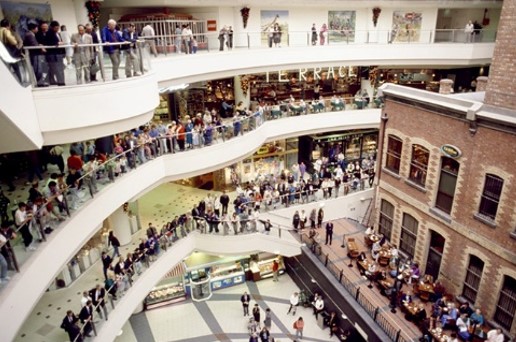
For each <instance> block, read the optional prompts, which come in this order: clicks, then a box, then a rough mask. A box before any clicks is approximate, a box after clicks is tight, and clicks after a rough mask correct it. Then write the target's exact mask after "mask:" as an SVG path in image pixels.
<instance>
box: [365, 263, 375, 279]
mask: <svg viewBox="0 0 516 342" xmlns="http://www.w3.org/2000/svg"><path fill="white" fill-rule="evenodd" d="M365 275H366V277H367V278H369V279H370V280H371V281H372V280H375V277H376V263H372V264H371V265H369V267H368V268H367V271H365Z"/></svg>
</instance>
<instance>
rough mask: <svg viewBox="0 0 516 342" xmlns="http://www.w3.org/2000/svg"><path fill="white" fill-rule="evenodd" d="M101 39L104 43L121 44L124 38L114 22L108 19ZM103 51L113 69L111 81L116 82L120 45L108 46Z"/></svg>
mask: <svg viewBox="0 0 516 342" xmlns="http://www.w3.org/2000/svg"><path fill="white" fill-rule="evenodd" d="M101 39H102V42H104V43H122V42H123V41H124V38H123V37H122V34H120V31H118V30H117V29H116V21H115V20H113V19H109V20H108V22H107V26H105V27H104V28H103V29H102V32H101ZM104 51H106V53H107V54H108V55H109V59H110V60H111V66H112V68H113V80H118V78H119V75H118V68H119V67H120V45H109V46H105V47H104Z"/></svg>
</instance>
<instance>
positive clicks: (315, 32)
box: [312, 23, 317, 45]
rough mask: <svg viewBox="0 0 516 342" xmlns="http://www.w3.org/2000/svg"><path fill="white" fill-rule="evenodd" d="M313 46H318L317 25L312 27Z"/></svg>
mask: <svg viewBox="0 0 516 342" xmlns="http://www.w3.org/2000/svg"><path fill="white" fill-rule="evenodd" d="M312 45H317V28H316V27H315V23H313V25H312Z"/></svg>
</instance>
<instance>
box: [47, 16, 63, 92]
mask: <svg viewBox="0 0 516 342" xmlns="http://www.w3.org/2000/svg"><path fill="white" fill-rule="evenodd" d="M63 44H64V43H63V41H62V40H61V36H60V35H59V22H57V21H55V20H54V21H52V22H50V30H49V31H48V34H47V35H46V39H45V42H44V45H47V46H59V45H63ZM64 57H65V49H64V48H52V49H50V48H48V49H47V52H46V59H47V63H48V77H49V79H50V82H49V83H50V85H58V86H64V85H65V77H64V64H63V59H64Z"/></svg>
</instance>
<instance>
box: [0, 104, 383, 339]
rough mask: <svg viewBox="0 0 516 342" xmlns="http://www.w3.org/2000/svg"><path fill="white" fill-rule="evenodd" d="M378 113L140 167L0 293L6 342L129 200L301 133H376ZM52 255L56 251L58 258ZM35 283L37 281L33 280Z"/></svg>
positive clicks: (299, 125) (278, 131)
mask: <svg viewBox="0 0 516 342" xmlns="http://www.w3.org/2000/svg"><path fill="white" fill-rule="evenodd" d="M379 124H380V110H379V109H368V110H358V111H346V112H333V113H322V114H318V115H306V116H301V117H292V118H287V119H281V120H276V121H269V122H266V123H264V124H263V125H262V126H260V127H259V128H258V129H256V130H255V131H252V132H249V133H247V134H246V135H244V136H242V137H239V138H235V139H231V140H229V141H227V142H225V143H221V144H217V145H213V146H209V147H205V148H202V149H198V150H194V151H190V152H185V153H177V154H173V155H165V156H162V157H159V158H157V159H155V160H152V161H149V162H147V163H145V164H144V165H141V166H139V167H138V168H137V169H136V170H134V171H132V172H129V173H128V174H126V175H124V176H123V177H122V178H120V179H118V180H117V181H116V183H113V184H111V185H109V186H107V187H106V188H105V189H103V190H102V191H101V192H100V193H98V194H97V195H96V196H95V199H94V200H92V201H89V202H87V203H86V204H85V205H84V206H83V207H82V208H81V209H80V210H78V211H77V212H75V213H74V214H73V215H72V217H71V218H69V219H68V220H67V221H66V223H65V224H64V225H63V226H62V227H60V228H59V229H58V230H56V231H55V232H54V233H53V234H52V235H50V236H49V240H48V241H47V243H45V244H44V245H43V246H42V248H40V249H38V250H37V251H35V252H34V253H35V255H33V256H32V257H31V258H30V259H29V260H28V261H27V262H26V263H24V264H23V265H22V267H21V272H20V273H19V274H16V275H15V276H14V277H13V278H12V279H11V281H10V282H9V283H8V284H7V286H6V287H5V288H4V289H3V291H2V292H1V293H0V312H1V313H2V315H4V316H5V317H17V320H16V321H12V320H0V331H2V335H3V338H4V340H6V341H10V340H12V339H13V338H14V336H15V334H16V332H17V331H18V329H19V328H20V326H21V324H22V323H23V321H24V320H25V318H26V317H27V316H28V315H29V314H30V312H31V311H32V309H33V307H34V305H35V303H36V302H37V301H38V300H39V298H40V297H41V295H42V293H43V292H44V291H45V289H46V288H47V287H48V286H49V284H50V283H51V282H52V281H53V280H54V277H55V275H56V274H58V273H59V271H60V270H61V268H62V265H64V264H65V263H66V262H68V260H70V259H71V257H72V256H73V255H75V254H76V253H77V252H78V250H79V249H80V248H81V246H83V245H84V243H86V242H87V241H88V240H89V239H90V238H91V237H92V236H93V235H94V234H95V232H96V230H97V227H98V226H99V225H100V224H101V223H102V221H103V220H104V218H106V217H108V216H109V215H110V214H111V213H113V212H114V211H115V210H116V209H117V208H119V207H120V206H121V205H122V204H123V203H124V202H126V201H127V199H129V198H134V197H135V196H137V195H139V194H142V193H144V192H146V191H148V190H150V189H152V188H153V187H155V186H157V185H159V184H161V183H163V182H166V181H170V180H177V179H182V178H185V177H192V176H195V175H200V174H204V173H206V172H209V171H213V170H216V169H220V168H222V167H224V166H227V165H230V164H232V163H234V162H235V161H238V160H241V159H243V158H245V157H246V156H247V155H249V154H251V153H253V151H254V150H256V149H258V148H259V147H260V146H261V145H262V144H263V143H264V142H267V141H273V140H277V139H282V138H288V137H294V136H299V135H303V134H313V133H319V132H328V131H338V130H346V129H359V128H378V127H379ZM56 251H59V252H58V253H56ZM34 279H38V281H34Z"/></svg>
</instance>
